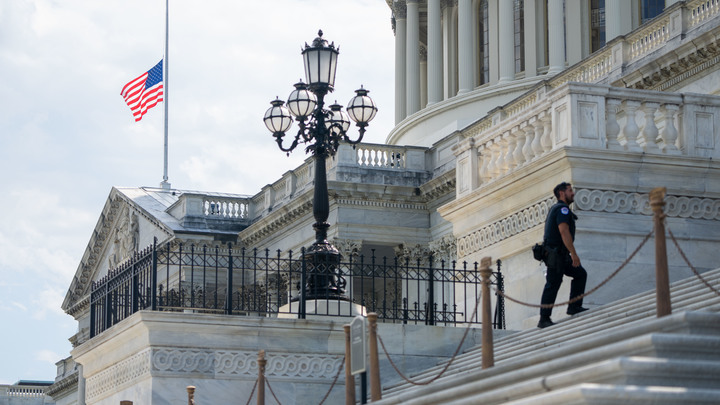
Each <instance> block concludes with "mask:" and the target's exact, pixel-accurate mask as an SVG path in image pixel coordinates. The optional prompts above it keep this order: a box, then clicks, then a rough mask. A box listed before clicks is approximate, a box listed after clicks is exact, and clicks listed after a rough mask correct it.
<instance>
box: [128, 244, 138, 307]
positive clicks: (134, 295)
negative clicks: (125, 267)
mask: <svg viewBox="0 0 720 405" xmlns="http://www.w3.org/2000/svg"><path fill="white" fill-rule="evenodd" d="M139 258H140V256H139V255H138V254H137V253H136V254H135V255H134V257H133V261H132V265H131V266H130V271H131V272H132V273H131V275H132V287H131V288H130V295H131V296H130V313H131V314H134V313H135V312H137V311H138V300H139V299H140V297H139V293H140V287H139V286H138V284H139V283H140V281H139V275H138V274H137V262H138V260H139Z"/></svg>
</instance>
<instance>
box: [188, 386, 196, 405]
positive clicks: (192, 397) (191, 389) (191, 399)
mask: <svg viewBox="0 0 720 405" xmlns="http://www.w3.org/2000/svg"><path fill="white" fill-rule="evenodd" d="M187 393H188V405H195V387H194V386H192V385H188V386H187Z"/></svg>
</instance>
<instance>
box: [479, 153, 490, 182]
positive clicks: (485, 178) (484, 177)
mask: <svg viewBox="0 0 720 405" xmlns="http://www.w3.org/2000/svg"><path fill="white" fill-rule="evenodd" d="M478 156H479V158H480V173H479V176H480V180H481V181H482V183H483V184H485V183H487V182H489V181H490V175H489V174H488V164H490V159H489V158H488V149H487V147H486V146H485V145H480V146H479V147H478Z"/></svg>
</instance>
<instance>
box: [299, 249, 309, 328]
mask: <svg viewBox="0 0 720 405" xmlns="http://www.w3.org/2000/svg"><path fill="white" fill-rule="evenodd" d="M301 252H302V255H301V257H302V259H300V260H301V262H300V263H301V265H300V302H299V303H298V319H305V310H306V308H305V291H306V288H305V285H306V284H307V261H306V260H305V248H302V249H301Z"/></svg>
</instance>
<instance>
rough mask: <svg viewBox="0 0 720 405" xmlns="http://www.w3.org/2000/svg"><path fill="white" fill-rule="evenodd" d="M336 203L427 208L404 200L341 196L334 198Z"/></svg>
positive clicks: (396, 207)
mask: <svg viewBox="0 0 720 405" xmlns="http://www.w3.org/2000/svg"><path fill="white" fill-rule="evenodd" d="M335 201H336V202H337V203H338V204H342V205H358V206H366V207H380V208H389V209H409V210H421V211H424V210H426V209H427V207H426V206H425V204H422V203H414V202H405V201H382V200H360V199H354V198H341V197H338V198H336V199H335Z"/></svg>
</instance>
